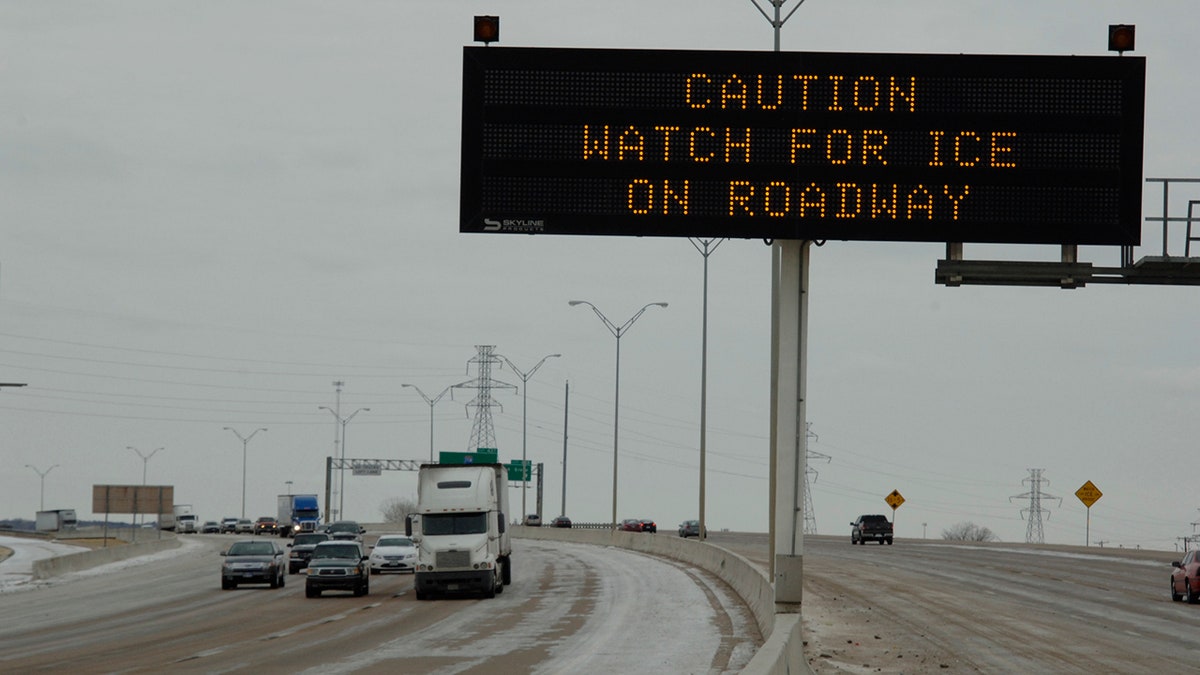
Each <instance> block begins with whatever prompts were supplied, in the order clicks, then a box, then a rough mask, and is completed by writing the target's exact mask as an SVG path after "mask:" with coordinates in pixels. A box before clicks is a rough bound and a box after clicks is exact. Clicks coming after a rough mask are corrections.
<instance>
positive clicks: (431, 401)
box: [400, 384, 454, 464]
mask: <svg viewBox="0 0 1200 675" xmlns="http://www.w3.org/2000/svg"><path fill="white" fill-rule="evenodd" d="M400 386H401V387H412V388H413V389H416V390H417V393H418V394H420V395H421V398H423V399H425V402H426V403H428V404H429V463H430V464H432V463H433V406H435V405H437V404H438V401H440V400H442V397H443V396H445V395H446V392H448V391H450V390H451V389H452V388H454V385H450V386H449V387H446V388H445V389H443V390H442V393H440V394H438V395H437V396H435V397H433V398H429V397H428V396H426V395H425V392H423V391H421V388H420V387H418V386H417V385H415V384H402V385H400Z"/></svg>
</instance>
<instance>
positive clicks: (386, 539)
mask: <svg viewBox="0 0 1200 675" xmlns="http://www.w3.org/2000/svg"><path fill="white" fill-rule="evenodd" d="M370 558H371V560H370V562H371V574H383V573H384V572H414V573H415V572H416V571H417V545H416V544H414V543H413V540H412V539H410V538H409V537H406V536H404V535H403V534H381V535H379V540H378V541H376V542H375V545H374V546H372V547H371V555H370Z"/></svg>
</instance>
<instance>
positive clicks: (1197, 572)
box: [1171, 549, 1200, 605]
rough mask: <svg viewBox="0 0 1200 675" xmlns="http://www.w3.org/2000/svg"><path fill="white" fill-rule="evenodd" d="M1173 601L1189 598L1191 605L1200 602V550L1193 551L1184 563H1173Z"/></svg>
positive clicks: (1184, 559)
mask: <svg viewBox="0 0 1200 675" xmlns="http://www.w3.org/2000/svg"><path fill="white" fill-rule="evenodd" d="M1171 567H1173V568H1175V569H1174V570H1173V571H1172V572H1171V599H1172V600H1174V601H1175V602H1179V601H1180V600H1183V599H1184V598H1187V601H1188V603H1189V604H1193V605H1194V604H1196V603H1197V602H1200V549H1192V550H1191V551H1188V552H1187V555H1185V556H1183V560H1182V561H1178V560H1177V561H1175V562H1173V563H1171Z"/></svg>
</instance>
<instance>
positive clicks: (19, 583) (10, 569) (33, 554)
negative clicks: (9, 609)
mask: <svg viewBox="0 0 1200 675" xmlns="http://www.w3.org/2000/svg"><path fill="white" fill-rule="evenodd" d="M179 541H180V545H179V547H178V548H173V549H169V550H166V551H159V552H157V553H150V554H147V555H143V556H138V557H135V558H129V559H128V560H117V561H115V562H111V563H107V564H105V565H100V566H98V567H93V568H91V569H87V570H81V571H79V572H71V573H69V574H64V575H62V576H59V577H54V578H52V579H42V580H38V581H35V580H34V578H33V563H34V561H37V560H43V559H45V558H53V557H56V556H62V555H70V554H72V553H81V552H83V551H88V550H91V549H88V548H86V547H83V546H74V545H71V544H66V543H63V542H61V541H57V540H56V541H46V540H44V539H27V538H24V537H3V536H0V546H4V547H5V548H10V549H12V552H13V554H12V555H11V556H9V557H8V558H7V559H5V560H4V561H0V594H2V593H13V592H17V591H23V590H33V589H35V588H43V587H45V586H52V585H56V584H60V583H69V582H70V581H72V580H74V579H81V578H85V577H93V576H99V575H103V574H111V573H112V572H113V571H115V570H120V569H127V568H130V567H137V566H139V565H145V564H147V563H150V562H154V561H156V560H166V559H169V558H173V557H175V556H179V555H183V554H185V553H188V552H190V551H191V550H193V549H194V548H196V547H198V546H200V545H201V544H200V543H199V542H195V541H190V540H188V539H186V538H180V539H179Z"/></svg>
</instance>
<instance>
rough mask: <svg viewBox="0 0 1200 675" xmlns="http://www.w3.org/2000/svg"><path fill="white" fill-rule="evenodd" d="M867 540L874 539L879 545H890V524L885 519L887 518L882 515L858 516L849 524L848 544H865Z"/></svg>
mask: <svg viewBox="0 0 1200 675" xmlns="http://www.w3.org/2000/svg"><path fill="white" fill-rule="evenodd" d="M868 539H874V540H875V541H877V542H879V543H880V544H887V545H889V546H891V544H892V522H891V521H890V520H888V519H887V516H885V515H882V514H878V513H876V514H866V515H861V516H859V517H858V518H857V519H856V520H855V521H854V522H852V523H850V543H851V544H859V545H860V546H861V545H862V544H865V543H867V540H868Z"/></svg>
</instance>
